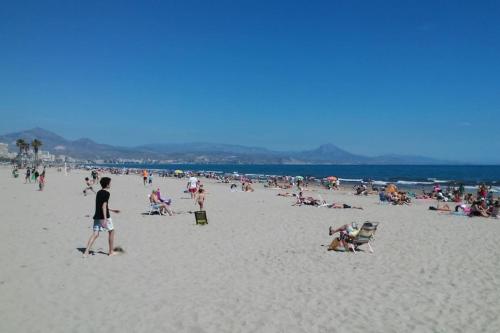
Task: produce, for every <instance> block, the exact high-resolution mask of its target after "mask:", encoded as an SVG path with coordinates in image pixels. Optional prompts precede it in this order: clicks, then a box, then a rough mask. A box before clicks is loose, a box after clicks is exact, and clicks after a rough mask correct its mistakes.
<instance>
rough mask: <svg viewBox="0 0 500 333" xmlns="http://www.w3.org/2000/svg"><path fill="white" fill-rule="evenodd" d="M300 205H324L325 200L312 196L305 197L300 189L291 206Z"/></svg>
mask: <svg viewBox="0 0 500 333" xmlns="http://www.w3.org/2000/svg"><path fill="white" fill-rule="evenodd" d="M302 205H307V206H321V205H326V201H325V200H320V199H314V198H313V197H307V198H306V197H304V195H303V192H302V191H301V192H299V195H298V196H297V201H296V202H295V203H294V204H293V205H292V206H302Z"/></svg>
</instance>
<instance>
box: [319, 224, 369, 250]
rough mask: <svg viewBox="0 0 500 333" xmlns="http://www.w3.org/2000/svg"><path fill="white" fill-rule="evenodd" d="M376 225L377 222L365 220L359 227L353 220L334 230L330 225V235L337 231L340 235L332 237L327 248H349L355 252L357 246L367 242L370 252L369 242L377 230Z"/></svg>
mask: <svg viewBox="0 0 500 333" xmlns="http://www.w3.org/2000/svg"><path fill="white" fill-rule="evenodd" d="M377 226H378V223H377V222H365V223H363V225H362V226H361V228H358V226H357V224H356V223H355V222H353V223H351V224H346V225H343V226H342V227H340V228H338V229H336V230H333V229H332V227H330V230H329V234H330V235H333V234H335V233H336V232H339V233H340V236H339V237H338V238H334V240H333V241H332V243H331V244H330V247H329V248H328V251H331V250H335V251H349V249H351V250H352V252H354V253H356V250H357V248H358V247H359V246H361V245H363V244H368V248H369V250H370V252H371V253H373V248H372V246H371V244H370V242H372V241H373V236H374V235H375V232H376V231H377Z"/></svg>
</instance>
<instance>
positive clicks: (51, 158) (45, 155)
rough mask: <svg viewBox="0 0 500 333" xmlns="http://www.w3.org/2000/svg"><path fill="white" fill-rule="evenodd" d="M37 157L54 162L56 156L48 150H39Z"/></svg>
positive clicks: (43, 160)
mask: <svg viewBox="0 0 500 333" xmlns="http://www.w3.org/2000/svg"><path fill="white" fill-rule="evenodd" d="M38 159H39V160H41V161H42V162H54V161H55V160H56V156H55V155H52V154H51V153H49V152H48V151H43V150H39V151H38Z"/></svg>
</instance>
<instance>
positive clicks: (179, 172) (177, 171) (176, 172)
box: [174, 170, 183, 175]
mask: <svg viewBox="0 0 500 333" xmlns="http://www.w3.org/2000/svg"><path fill="white" fill-rule="evenodd" d="M174 173H175V174H176V175H180V174H181V173H183V172H182V170H175V171H174Z"/></svg>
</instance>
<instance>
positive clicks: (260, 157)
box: [0, 127, 450, 164]
mask: <svg viewBox="0 0 500 333" xmlns="http://www.w3.org/2000/svg"><path fill="white" fill-rule="evenodd" d="M17 139H24V140H25V141H27V142H31V140H33V139H39V140H41V141H42V142H43V146H42V147H41V149H42V150H44V151H49V152H50V153H52V154H55V155H59V154H62V155H66V156H70V157H73V158H77V159H83V160H117V159H144V160H158V161H168V162H172V163H220V164H445V163H450V162H446V161H439V160H436V159H432V158H428V157H422V156H411V155H382V156H375V157H368V156H362V155H356V154H352V153H349V152H347V151H345V150H343V149H341V148H339V147H337V146H335V145H333V144H323V145H321V146H319V147H318V148H316V149H313V150H304V151H273V150H269V149H266V148H260V147H246V146H239V145H230V144H216V143H204V142H193V143H179V144H176V143H169V144H161V143H160V144H147V145H142V146H137V147H120V146H111V145H107V144H100V143H96V142H94V141H92V140H91V139H88V138H82V139H78V140H74V141H72V140H67V139H65V138H63V137H61V136H59V135H57V134H55V133H52V132H50V131H47V130H45V129H43V128H38V127H37V128H33V129H29V130H26V131H21V132H16V133H9V134H5V135H0V142H3V143H7V144H8V145H9V151H12V152H15V151H17V150H18V149H17V147H16V140H17Z"/></svg>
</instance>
